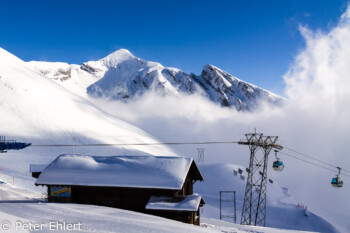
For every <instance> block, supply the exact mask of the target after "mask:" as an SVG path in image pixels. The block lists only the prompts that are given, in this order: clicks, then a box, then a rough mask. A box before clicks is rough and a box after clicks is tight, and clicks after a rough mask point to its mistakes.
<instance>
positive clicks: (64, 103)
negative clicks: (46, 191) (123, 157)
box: [0, 48, 174, 156]
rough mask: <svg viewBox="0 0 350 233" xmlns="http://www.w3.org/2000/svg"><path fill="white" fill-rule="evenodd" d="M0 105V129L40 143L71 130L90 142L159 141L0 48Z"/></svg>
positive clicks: (163, 150)
mask: <svg viewBox="0 0 350 233" xmlns="http://www.w3.org/2000/svg"><path fill="white" fill-rule="evenodd" d="M59 65H61V64H59ZM68 80H69V79H68ZM59 81H60V79H59ZM0 104H1V114H0V128H1V131H2V134H5V135H7V136H17V137H22V138H30V139H29V140H30V141H31V142H33V141H35V140H36V139H40V140H44V141H42V143H45V142H46V143H47V142H49V141H55V143H59V142H60V141H61V142H62V138H64V137H67V136H69V135H70V134H71V133H72V132H73V130H74V132H75V134H76V135H84V137H85V138H86V140H89V139H91V140H90V142H91V141H94V142H96V141H100V142H101V141H103V142H105V143H130V141H132V142H134V143H141V142H157V141H156V140H155V139H154V138H152V137H151V136H150V135H149V134H147V133H146V132H144V131H142V130H141V129H139V128H137V127H135V126H133V125H130V124H128V123H126V122H124V121H122V120H119V119H118V118H116V117H113V116H111V115H109V114H107V113H105V112H103V111H102V110H100V109H99V108H97V107H96V106H95V105H93V104H92V103H90V102H89V101H88V100H86V99H85V98H82V97H81V96H78V95H76V94H74V93H72V92H70V91H69V90H67V89H66V88H63V87H62V86H60V85H58V84H57V83H55V82H54V81H53V80H51V79H48V78H47V77H46V76H44V75H42V74H40V73H39V72H37V71H35V70H33V69H32V68H30V67H28V65H27V64H26V63H25V62H23V61H22V60H20V59H19V58H17V57H15V56H13V55H12V54H10V53H8V52H7V51H5V50H3V49H1V48H0ZM104 136H109V138H103V137H104ZM55 138H56V140H55ZM127 150H129V151H139V153H141V154H145V153H149V154H157V155H172V154H174V153H173V152H172V151H171V150H170V149H168V148H167V147H164V146H155V147H145V146H129V147H127ZM119 151H120V152H121V154H125V153H126V152H125V150H119ZM135 153H136V152H135ZM56 156H57V154H56Z"/></svg>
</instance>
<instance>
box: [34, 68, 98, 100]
mask: <svg viewBox="0 0 350 233" xmlns="http://www.w3.org/2000/svg"><path fill="white" fill-rule="evenodd" d="M27 65H28V66H29V67H31V68H33V69H35V70H37V71H39V72H40V73H42V74H43V75H45V76H46V77H48V78H50V79H52V80H54V81H56V82H57V83H58V84H60V85H62V86H63V87H65V88H67V89H68V90H70V91H72V92H74V93H75V94H78V95H80V96H82V97H87V92H86V88H87V87H88V86H90V85H91V84H93V83H95V82H96V81H97V80H99V78H97V77H96V76H95V75H93V74H91V73H89V72H86V71H84V70H82V69H80V66H79V65H70V64H68V63H64V62H44V61H31V62H27Z"/></svg>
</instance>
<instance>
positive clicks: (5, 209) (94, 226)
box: [0, 176, 317, 233]
mask: <svg viewBox="0 0 350 233" xmlns="http://www.w3.org/2000/svg"><path fill="white" fill-rule="evenodd" d="M2 178H3V177H2V176H0V203H1V205H0V219H1V223H0V224H1V227H3V226H5V227H6V226H8V227H9V228H8V230H7V231H4V232H8V231H12V232H33V230H31V231H30V230H28V229H27V230H25V228H24V227H23V224H32V226H34V225H39V226H38V228H37V230H35V232H48V231H49V230H50V222H51V223H52V224H51V227H52V228H51V230H52V229H57V228H56V225H55V223H56V222H59V223H61V224H62V223H66V224H76V225H75V228H74V229H73V230H71V231H69V232H123V233H124V232H232V233H243V232H256V233H257V232H259V233H292V232H294V233H296V232H299V231H295V230H293V231H289V230H283V229H276V228H265V227H254V226H241V225H238V224H232V223H228V222H223V221H219V220H215V219H210V218H201V227H197V226H193V225H190V224H185V223H181V222H177V221H172V220H169V219H165V218H161V217H156V216H151V215H145V214H141V213H136V212H132V211H126V210H120V209H116V208H108V207H101V206H92V205H82V204H63V203H59V204H58V203H57V204H55V203H47V202H46V201H45V200H44V199H42V196H41V194H39V193H36V192H33V191H30V190H27V189H23V188H19V187H15V186H12V185H8V184H6V183H3V182H1V180H2ZM6 224H9V225H6ZM78 224H79V225H78ZM316 224H317V223H316ZM16 226H17V228H16ZM3 229H5V228H1V229H0V232H2V231H1V230H3ZM61 232H67V231H61ZM300 232H301V231H300ZM303 232H304V231H303ZM305 233H306V232H305Z"/></svg>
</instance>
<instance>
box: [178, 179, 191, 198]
mask: <svg viewBox="0 0 350 233" xmlns="http://www.w3.org/2000/svg"><path fill="white" fill-rule="evenodd" d="M191 194H193V181H192V179H191V178H190V177H189V176H187V177H186V180H185V182H184V184H183V186H182V189H181V191H180V192H179V193H178V195H183V196H186V195H191Z"/></svg>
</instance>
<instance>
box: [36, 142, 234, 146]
mask: <svg viewBox="0 0 350 233" xmlns="http://www.w3.org/2000/svg"><path fill="white" fill-rule="evenodd" d="M233 143H238V142H235V141H214V142H154V143H93V144H75V145H74V146H75V147H85V146H155V145H209V144H233ZM31 146H32V147H71V146H73V145H72V144H36V145H35V144H34V145H31Z"/></svg>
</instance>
